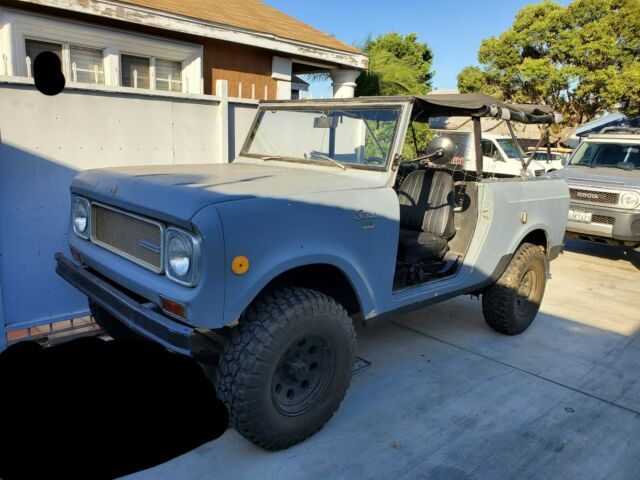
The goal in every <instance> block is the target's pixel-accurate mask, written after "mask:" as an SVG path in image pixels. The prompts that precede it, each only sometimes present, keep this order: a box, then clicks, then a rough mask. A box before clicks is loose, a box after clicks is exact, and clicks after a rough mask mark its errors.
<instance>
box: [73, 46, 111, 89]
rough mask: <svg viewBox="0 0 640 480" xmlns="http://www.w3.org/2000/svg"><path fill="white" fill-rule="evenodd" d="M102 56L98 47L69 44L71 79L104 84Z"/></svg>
mask: <svg viewBox="0 0 640 480" xmlns="http://www.w3.org/2000/svg"><path fill="white" fill-rule="evenodd" d="M103 56H104V53H103V51H102V50H100V49H96V48H85V47H76V46H71V47H70V48H69V58H70V61H71V81H72V82H81V83H97V84H101V85H104V62H103Z"/></svg>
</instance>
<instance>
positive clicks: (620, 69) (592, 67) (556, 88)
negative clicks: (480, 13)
mask: <svg viewBox="0 0 640 480" xmlns="http://www.w3.org/2000/svg"><path fill="white" fill-rule="evenodd" d="M478 60H479V62H480V64H481V65H482V67H466V68H465V69H463V70H462V71H461V72H460V74H459V75H458V88H459V89H460V91H462V92H483V93H488V94H490V95H496V96H498V97H500V98H502V99H504V100H508V101H513V102H526V103H544V104H548V105H553V107H554V108H555V109H557V110H559V111H561V112H562V113H563V114H564V116H565V119H566V120H567V121H569V122H570V123H573V124H579V123H582V122H585V121H588V120H590V119H592V118H593V117H594V116H595V115H597V114H600V113H603V112H605V111H610V110H615V109H620V110H621V111H623V112H625V113H627V114H630V115H637V114H638V113H639V110H640V85H639V82H638V80H639V77H640V67H639V66H638V62H640V1H638V0H575V1H574V2H573V3H571V4H569V5H568V6H567V7H563V6H561V5H559V4H557V3H555V2H553V1H551V0H544V1H542V2H541V3H538V4H533V5H529V6H526V7H524V8H523V9H521V10H520V11H519V12H518V13H517V14H516V17H515V20H514V22H513V25H512V26H511V28H510V29H509V30H507V31H506V32H504V33H502V34H501V35H500V36H499V37H497V38H496V37H491V38H488V39H485V40H483V42H482V45H481V46H480V50H479V51H478Z"/></svg>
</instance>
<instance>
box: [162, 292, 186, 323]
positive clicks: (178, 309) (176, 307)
mask: <svg viewBox="0 0 640 480" xmlns="http://www.w3.org/2000/svg"><path fill="white" fill-rule="evenodd" d="M160 303H161V304H162V309H163V310H164V311H165V312H169V313H171V314H173V315H175V316H176V317H180V318H184V319H185V320H186V318H187V311H186V310H185V308H184V305H182V304H180V303H178V302H174V301H173V300H169V299H168V298H164V297H160Z"/></svg>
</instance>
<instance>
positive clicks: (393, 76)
mask: <svg viewBox="0 0 640 480" xmlns="http://www.w3.org/2000/svg"><path fill="white" fill-rule="evenodd" d="M360 48H361V49H362V50H363V51H364V52H365V53H366V54H367V55H368V56H369V69H368V70H366V71H364V72H362V74H361V75H360V77H358V79H357V80H356V84H357V86H356V96H363V95H411V94H416V95H420V94H426V93H427V92H428V91H429V90H430V88H431V85H430V82H431V78H432V77H433V72H432V71H431V64H432V62H433V54H432V52H431V49H430V48H429V47H428V46H427V44H426V43H421V42H418V40H417V36H416V34H415V33H410V34H408V35H401V34H398V33H395V32H391V33H386V34H384V35H380V36H378V37H377V38H375V39H371V38H369V39H367V40H366V41H365V42H364V45H362V46H361V47H360Z"/></svg>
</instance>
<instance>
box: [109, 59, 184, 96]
mask: <svg viewBox="0 0 640 480" xmlns="http://www.w3.org/2000/svg"><path fill="white" fill-rule="evenodd" d="M120 64H121V66H122V76H121V79H122V86H123V87H133V88H155V90H165V91H167V92H181V91H182V63H181V62H174V61H171V60H162V59H160V58H155V57H138V56H136V55H125V54H122V55H121V56H120ZM153 85H155V87H152V86H153Z"/></svg>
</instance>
